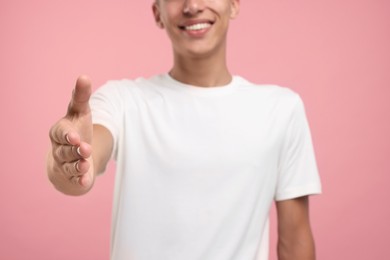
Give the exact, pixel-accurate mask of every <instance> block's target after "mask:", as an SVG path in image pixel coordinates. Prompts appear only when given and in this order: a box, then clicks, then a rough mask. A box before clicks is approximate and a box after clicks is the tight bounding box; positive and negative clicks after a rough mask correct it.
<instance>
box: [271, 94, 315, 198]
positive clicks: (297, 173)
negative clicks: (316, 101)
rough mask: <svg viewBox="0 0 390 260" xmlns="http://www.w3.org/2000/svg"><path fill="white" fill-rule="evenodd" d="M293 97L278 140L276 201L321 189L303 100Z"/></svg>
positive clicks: (313, 192)
mask: <svg viewBox="0 0 390 260" xmlns="http://www.w3.org/2000/svg"><path fill="white" fill-rule="evenodd" d="M295 97H296V101H295V104H294V106H293V108H292V110H291V115H290V117H289V119H288V124H287V128H286V132H285V136H284V140H283V143H282V149H281V156H280V161H279V175H278V183H277V187H276V194H275V200H276V201H281V200H287V199H293V198H297V197H301V196H306V195H311V194H319V193H321V189H322V188H321V182H320V178H319V174H318V169H317V164H316V159H315V154H314V148H313V143H312V138H311V132H310V129H309V124H308V121H307V117H306V113H305V108H304V104H303V102H302V99H301V98H300V97H299V96H298V95H296V96H295Z"/></svg>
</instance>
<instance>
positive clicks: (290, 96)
mask: <svg viewBox="0 0 390 260" xmlns="http://www.w3.org/2000/svg"><path fill="white" fill-rule="evenodd" d="M234 78H235V79H234V80H235V83H236V84H237V89H238V90H239V91H241V92H244V93H245V92H246V93H247V94H249V95H253V96H255V97H261V98H263V99H264V100H266V101H267V102H271V103H274V104H278V105H280V106H282V107H286V108H288V109H292V108H293V107H294V106H296V105H297V104H300V103H302V99H301V97H300V95H299V94H298V93H297V92H296V91H294V90H293V89H291V88H289V87H286V86H281V85H277V84H264V83H262V84H259V83H254V82H251V81H249V80H247V79H245V78H243V77H241V76H235V77H234Z"/></svg>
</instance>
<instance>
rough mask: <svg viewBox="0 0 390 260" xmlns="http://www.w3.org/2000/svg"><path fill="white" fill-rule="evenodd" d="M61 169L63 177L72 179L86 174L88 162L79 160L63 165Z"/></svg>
mask: <svg viewBox="0 0 390 260" xmlns="http://www.w3.org/2000/svg"><path fill="white" fill-rule="evenodd" d="M62 167H63V173H64V174H65V177H66V178H68V179H72V178H73V177H80V176H82V175H84V174H85V173H87V172H88V170H89V162H88V161H87V160H85V159H80V160H77V161H74V162H68V163H64V164H63V165H62Z"/></svg>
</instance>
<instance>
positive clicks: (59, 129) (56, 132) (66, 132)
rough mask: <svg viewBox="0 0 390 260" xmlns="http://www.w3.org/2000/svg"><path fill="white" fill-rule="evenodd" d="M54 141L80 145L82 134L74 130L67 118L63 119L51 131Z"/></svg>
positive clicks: (50, 134) (62, 143) (51, 137)
mask: <svg viewBox="0 0 390 260" xmlns="http://www.w3.org/2000/svg"><path fill="white" fill-rule="evenodd" d="M49 136H50V140H51V141H52V143H56V144H61V145H79V144H80V135H79V134H78V133H77V132H76V131H74V130H73V128H72V127H71V126H70V122H68V121H67V119H61V120H60V121H59V122H58V123H57V124H55V125H54V126H53V127H52V128H51V129H50V132H49Z"/></svg>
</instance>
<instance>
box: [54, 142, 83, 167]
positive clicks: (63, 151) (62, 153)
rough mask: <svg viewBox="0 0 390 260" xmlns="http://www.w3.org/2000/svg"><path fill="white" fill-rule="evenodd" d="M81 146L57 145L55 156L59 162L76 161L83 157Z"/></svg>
mask: <svg viewBox="0 0 390 260" xmlns="http://www.w3.org/2000/svg"><path fill="white" fill-rule="evenodd" d="M80 150H81V148H80V146H75V145H57V146H54V147H53V158H54V160H55V161H57V162H58V163H65V162H74V161H77V160H79V159H81V158H82V156H81V151H80Z"/></svg>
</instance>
